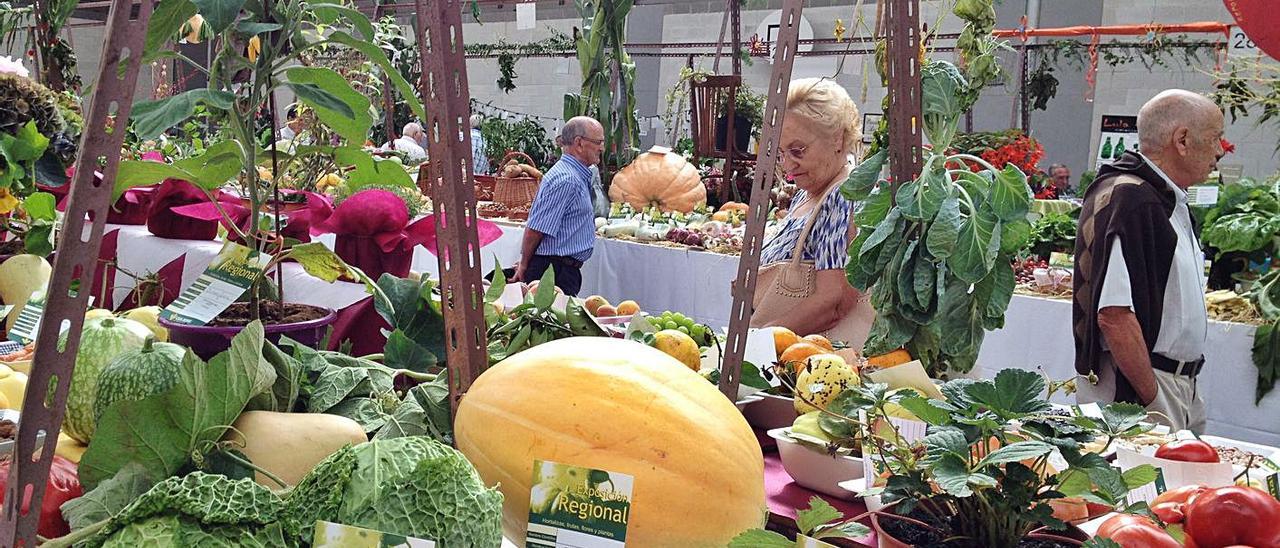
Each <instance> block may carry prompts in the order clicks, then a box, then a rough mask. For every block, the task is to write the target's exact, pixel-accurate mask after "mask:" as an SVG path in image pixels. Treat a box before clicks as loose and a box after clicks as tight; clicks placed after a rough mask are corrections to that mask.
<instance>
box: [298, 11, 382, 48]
mask: <svg viewBox="0 0 1280 548" xmlns="http://www.w3.org/2000/svg"><path fill="white" fill-rule="evenodd" d="M308 7H309V8H311V13H312V14H314V15H315V16H316V18H317V19H319V20H320V22H322V23H325V24H328V25H332V24H335V23H340V22H342V23H349V24H350V25H351V26H352V27H353V28H355V29H356V32H359V33H360V36H361V37H362V38H364V39H365V40H367V41H372V40H373V38H374V36H375V34H376V33H375V32H374V30H373V23H371V22H370V21H369V17H368V16H367V15H365V14H364V12H361V11H360V10H358V9H352V8H349V7H347V6H343V5H340V4H312V5H310V6H308Z"/></svg>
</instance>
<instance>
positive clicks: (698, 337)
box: [689, 325, 707, 346]
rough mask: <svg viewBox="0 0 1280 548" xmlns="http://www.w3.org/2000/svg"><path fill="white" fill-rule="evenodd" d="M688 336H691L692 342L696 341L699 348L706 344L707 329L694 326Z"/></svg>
mask: <svg viewBox="0 0 1280 548" xmlns="http://www.w3.org/2000/svg"><path fill="white" fill-rule="evenodd" d="M689 334H690V335H692V336H693V340H695V341H697V342H698V345H699V346H701V345H703V344H706V341H707V329H706V328H705V327H702V326H701V325H694V326H693V327H692V328H690V330H689Z"/></svg>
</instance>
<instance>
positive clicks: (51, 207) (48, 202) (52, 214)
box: [22, 192, 58, 221]
mask: <svg viewBox="0 0 1280 548" xmlns="http://www.w3.org/2000/svg"><path fill="white" fill-rule="evenodd" d="M57 208H58V199H57V198H54V197H53V195H52V194H49V193H48V192H35V193H32V194H31V195H30V196H27V198H26V199H25V200H23V201H22V209H24V210H26V212H27V215H28V216H30V217H31V219H32V220H42V221H55V220H57V218H58V210H57Z"/></svg>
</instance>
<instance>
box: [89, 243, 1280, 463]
mask: <svg viewBox="0 0 1280 548" xmlns="http://www.w3.org/2000/svg"><path fill="white" fill-rule="evenodd" d="M499 225H500V226H501V228H502V231H503V234H502V237H501V238H499V239H498V240H497V241H495V242H493V243H492V244H490V245H488V246H486V247H485V248H484V249H483V250H482V251H481V255H482V258H481V260H482V266H483V271H484V272H486V273H488V272H489V271H490V270H492V269H493V266H494V264H497V263H501V264H502V265H503V266H507V267H509V266H513V265H515V264H516V262H517V261H518V260H519V257H520V241H521V239H522V238H523V236H524V228H523V226H521V225H519V224H514V223H499ZM318 240H319V241H322V242H323V241H326V239H325V238H323V237H321V238H319V239H318ZM328 242H329V243H330V244H332V240H331V239H330V240H328ZM219 248H220V244H219V243H217V242H192V241H186V240H168V239H164V238H157V237H155V236H152V235H151V234H150V233H149V232H147V229H146V227H142V226H119V225H109V226H108V229H107V234H106V235H105V236H104V242H103V253H102V256H103V258H104V259H105V258H109V257H112V256H114V257H115V258H116V260H117V261H118V263H119V265H120V267H121V268H123V269H125V270H127V271H129V272H133V273H138V274H144V273H147V272H157V271H160V270H162V269H167V270H169V271H170V272H177V273H178V276H175V277H180V278H181V283H182V284H183V285H182V287H185V285H186V284H189V283H190V282H191V281H192V280H194V279H195V277H196V276H197V275H199V274H200V272H202V271H203V270H204V268H205V267H206V266H208V264H209V263H210V262H211V261H212V260H213V257H214V255H216V254H217V251H218V249H219ZM495 261H496V262H495ZM737 268H738V257H736V256H732V255H721V254H716V253H710V252H701V251H692V250H690V249H688V248H670V247H664V246H658V245H647V244H641V243H636V242H625V241H620V240H612V239H606V238H598V239H597V240H596V247H595V252H594V254H593V255H592V257H591V259H590V260H588V261H587V263H586V265H584V266H583V270H582V279H583V284H582V292H581V296H584V297H585V296H587V295H593V294H598V295H602V296H604V297H605V298H606V299H609V301H610V302H613V303H618V302H621V301H622V300H625V299H633V300H635V301H636V302H638V303H639V304H640V306H641V307H642V309H643V310H645V311H647V312H650V313H660V312H662V311H664V310H672V311H678V312H682V313H684V314H686V315H688V316H690V317H692V318H694V319H696V320H698V321H699V322H702V323H705V324H707V325H710V326H712V327H714V328H716V329H720V328H723V327H725V326H727V325H728V323H729V308H730V306H731V305H730V303H731V300H730V296H729V285H730V283H731V282H732V280H733V279H734V277H735V276H736V275H737ZM413 269H414V270H415V271H418V272H422V273H424V274H426V275H433V276H434V274H435V273H436V272H438V270H439V269H438V266H437V263H436V258H435V256H434V255H432V254H431V253H428V252H427V251H426V250H425V249H422V248H421V247H420V248H418V249H417V250H416V252H415V254H414V259H413ZM285 274H286V280H285V292H286V296H287V297H288V298H289V299H291V300H297V301H298V302H303V303H306V304H314V305H317V306H326V307H330V308H334V309H337V310H339V311H344V310H345V309H347V308H349V307H354V308H364V309H366V310H364V311H363V312H362V313H363V314H364V316H362V317H368V315H369V314H370V311H369V310H368V309H371V307H369V306H367V301H366V299H367V298H368V295H367V294H366V293H365V292H364V288H363V287H362V286H361V285H359V284H348V283H342V282H337V283H334V284H327V283H325V282H323V281H320V280H317V279H314V278H311V277H310V276H307V275H306V273H304V272H302V269H301V267H299V266H298V265H295V264H286V265H285ZM95 283H96V280H95ZM111 286H112V287H113V288H114V291H112V292H111V295H112V296H113V297H114V302H115V303H120V302H122V301H121V300H122V299H123V298H124V296H125V295H127V294H128V293H129V291H130V290H131V289H132V287H133V280H132V279H130V278H128V277H127V276H123V275H117V276H116V279H115V280H114V282H113V283H111ZM96 294H97V293H96V292H95V295H96ZM166 296H167V297H169V300H172V298H173V297H176V292H175V293H173V295H172V296H170V295H166ZM341 319H342V318H341V317H340V320H341ZM1253 332H1254V328H1253V327H1252V326H1249V325H1244V324H1235V323H1225V322H1216V321H1211V322H1209V341H1208V346H1207V348H1208V353H1207V355H1206V356H1205V357H1206V369H1205V374H1203V375H1201V377H1200V389H1201V390H1202V393H1203V397H1204V399H1205V401H1206V402H1207V404H1208V408H1209V417H1208V429H1207V433H1209V434H1213V435H1218V436H1224V437H1228V438H1233V439H1238V440H1241V441H1249V442H1256V443H1262V444H1265V445H1272V446H1276V445H1280V420H1278V419H1277V417H1280V395H1276V394H1272V395H1270V396H1268V397H1267V398H1266V399H1264V400H1263V401H1262V405H1261V406H1255V405H1254V403H1253V401H1254V390H1255V386H1256V384H1257V381H1256V379H1257V370H1256V368H1255V367H1254V365H1253V359H1252V357H1251V355H1250V352H1251V348H1252V346H1253ZM1074 359H1075V348H1074V342H1073V339H1072V336H1071V303H1070V301H1064V300H1053V299H1046V298H1039V297H1030V296H1025V295H1014V296H1013V300H1012V302H1011V303H1010V305H1009V311H1008V315H1007V318H1006V320H1005V328H1004V329H1000V330H997V331H992V332H988V333H987V337H986V341H985V342H984V344H983V346H982V353H981V354H980V355H979V357H978V367H977V370H976V372H975V373H976V374H977V375H979V376H983V377H991V376H994V375H995V374H996V373H997V372H999V371H1000V370H1002V369H1007V368H1010V367H1016V368H1020V369H1029V370H1041V371H1043V372H1045V374H1047V375H1048V376H1049V377H1050V378H1053V379H1066V378H1068V377H1071V376H1073V375H1074V371H1075V369H1074V366H1073V362H1074ZM1055 399H1056V400H1058V401H1060V402H1064V403H1067V402H1070V401H1071V398H1070V397H1069V396H1067V397H1063V396H1058V397H1056V398H1055Z"/></svg>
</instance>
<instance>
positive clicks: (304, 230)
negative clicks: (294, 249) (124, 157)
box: [172, 190, 329, 242]
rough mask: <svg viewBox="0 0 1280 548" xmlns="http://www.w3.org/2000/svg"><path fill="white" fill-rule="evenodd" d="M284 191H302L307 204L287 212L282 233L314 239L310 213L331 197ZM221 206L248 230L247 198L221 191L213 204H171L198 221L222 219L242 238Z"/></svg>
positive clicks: (234, 238)
mask: <svg viewBox="0 0 1280 548" xmlns="http://www.w3.org/2000/svg"><path fill="white" fill-rule="evenodd" d="M280 193H281V194H283V195H294V194H300V195H303V196H306V198H307V206H306V207H304V208H302V209H297V210H294V211H290V212H287V213H286V214H285V216H286V217H287V218H288V223H287V224H285V226H284V230H282V231H281V232H282V235H283V236H284V237H286V238H293V239H296V240H298V241H301V242H309V241H311V216H312V211H313V208H314V207H316V206H317V205H318V206H320V207H327V206H328V204H329V199H328V198H325V197H324V196H321V195H320V194H316V193H314V192H304V191H296V190H281V191H280ZM218 206H222V209H223V210H224V211H226V212H227V216H229V217H231V219H230V221H231V222H233V223H235V226H237V227H239V228H240V230H248V228H249V213H250V208H249V207H246V206H245V203H244V200H242V199H240V198H237V197H235V196H232V195H230V194H227V193H224V192H219V193H218V203H217V204H214V203H213V202H210V201H208V200H205V201H203V202H200V203H195V204H188V205H182V206H178V207H174V208H172V211H173V212H174V213H176V214H178V215H181V216H183V217H188V218H191V219H195V220H198V221H211V222H219V223H221V224H222V225H223V226H224V227H226V229H227V232H228V233H229V234H228V238H229V239H231V240H232V241H240V237H239V236H237V235H236V234H235V231H234V230H232V229H231V226H230V224H229V223H228V219H227V218H226V217H223V216H222V214H221V213H220V212H219V211H218Z"/></svg>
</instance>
